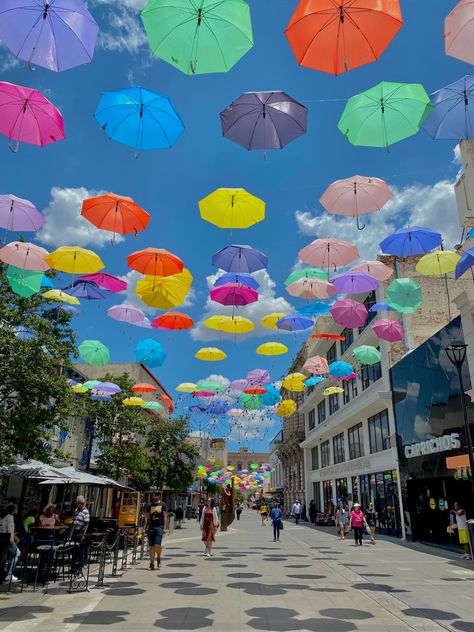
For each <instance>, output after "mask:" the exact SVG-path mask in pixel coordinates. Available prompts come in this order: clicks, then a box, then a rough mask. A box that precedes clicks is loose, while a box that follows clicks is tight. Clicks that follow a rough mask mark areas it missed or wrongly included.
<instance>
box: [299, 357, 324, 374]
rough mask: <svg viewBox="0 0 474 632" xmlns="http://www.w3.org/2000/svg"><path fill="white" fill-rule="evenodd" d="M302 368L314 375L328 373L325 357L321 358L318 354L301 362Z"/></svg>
mask: <svg viewBox="0 0 474 632" xmlns="http://www.w3.org/2000/svg"><path fill="white" fill-rule="evenodd" d="M303 369H304V370H305V371H308V373H313V374H314V375H324V374H325V373H329V365H328V361H327V360H326V358H322V357H321V356H318V355H315V356H312V357H310V358H308V359H307V360H306V362H305V363H304V364H303Z"/></svg>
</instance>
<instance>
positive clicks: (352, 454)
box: [347, 423, 364, 459]
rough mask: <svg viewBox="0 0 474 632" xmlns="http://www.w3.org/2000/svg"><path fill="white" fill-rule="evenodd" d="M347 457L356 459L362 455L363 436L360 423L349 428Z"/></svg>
mask: <svg viewBox="0 0 474 632" xmlns="http://www.w3.org/2000/svg"><path fill="white" fill-rule="evenodd" d="M347 435H348V437H349V459H358V458H359V457H360V456H364V437H363V435H362V423H360V424H357V425H356V426H352V428H349V430H348V432H347Z"/></svg>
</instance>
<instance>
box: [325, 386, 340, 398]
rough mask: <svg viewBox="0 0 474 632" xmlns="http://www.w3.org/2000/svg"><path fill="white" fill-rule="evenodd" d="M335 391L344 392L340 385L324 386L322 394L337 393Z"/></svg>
mask: <svg viewBox="0 0 474 632" xmlns="http://www.w3.org/2000/svg"><path fill="white" fill-rule="evenodd" d="M337 393H344V389H343V388H341V387H340V386H330V387H329V388H325V389H324V391H323V395H324V396H326V397H328V396H329V395H337Z"/></svg>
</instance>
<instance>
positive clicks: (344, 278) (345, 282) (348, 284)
mask: <svg viewBox="0 0 474 632" xmlns="http://www.w3.org/2000/svg"><path fill="white" fill-rule="evenodd" d="M331 283H332V284H333V285H334V286H335V287H336V290H337V292H338V294H362V292H370V291H372V290H375V288H376V287H378V286H379V284H380V281H378V280H377V279H376V278H375V277H373V276H371V275H370V274H365V272H352V271H351V270H349V271H348V272H343V273H342V274H337V275H336V276H333V277H332V279H331Z"/></svg>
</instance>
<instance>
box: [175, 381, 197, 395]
mask: <svg viewBox="0 0 474 632" xmlns="http://www.w3.org/2000/svg"><path fill="white" fill-rule="evenodd" d="M175 390H177V391H178V393H192V392H193V391H195V390H196V384H194V383H193V382H181V384H178V386H177V387H176V389H175Z"/></svg>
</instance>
